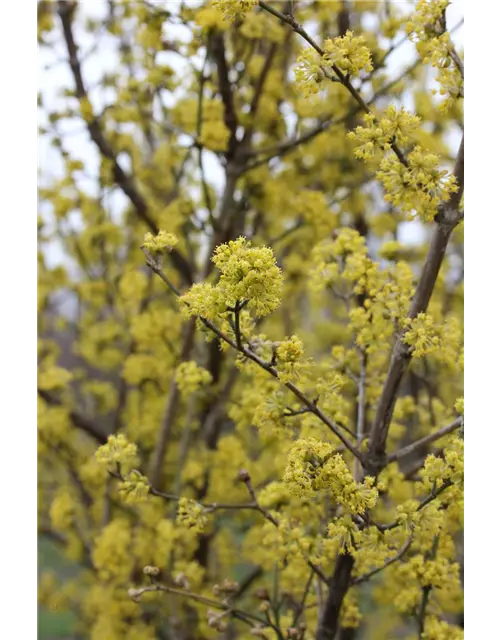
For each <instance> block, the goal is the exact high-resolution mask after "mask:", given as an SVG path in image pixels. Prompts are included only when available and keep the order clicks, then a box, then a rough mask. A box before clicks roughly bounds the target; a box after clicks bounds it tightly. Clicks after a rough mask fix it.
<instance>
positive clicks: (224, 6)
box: [213, 0, 258, 21]
mask: <svg viewBox="0 0 500 640" xmlns="http://www.w3.org/2000/svg"><path fill="white" fill-rule="evenodd" d="M257 4H258V2H257V0H213V6H214V7H215V8H216V9H217V10H218V11H220V12H221V13H222V14H223V16H224V19H225V20H231V21H232V20H235V19H236V18H241V17H243V16H245V15H246V14H247V13H248V12H249V11H252V9H253V8H254V7H255V6H257Z"/></svg>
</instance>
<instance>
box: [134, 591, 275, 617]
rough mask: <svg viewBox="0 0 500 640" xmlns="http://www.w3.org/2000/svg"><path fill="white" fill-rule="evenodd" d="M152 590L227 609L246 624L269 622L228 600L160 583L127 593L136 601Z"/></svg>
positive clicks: (223, 609)
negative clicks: (235, 607)
mask: <svg viewBox="0 0 500 640" xmlns="http://www.w3.org/2000/svg"><path fill="white" fill-rule="evenodd" d="M152 591H164V592H165V593H171V594H173V595H178V596H183V597H184V598H188V599H190V600H194V601H196V602H199V603H201V604H204V605H206V606H208V607H214V609H219V610H221V611H227V613H228V615H231V616H234V617H235V618H238V620H241V621H242V622H246V623H247V624H250V626H254V625H253V623H252V622H250V621H251V620H254V621H256V622H258V623H260V624H262V625H264V626H266V627H267V626H270V625H269V622H268V621H267V620H265V619H264V618H260V617H259V616H255V615H253V614H252V613H246V612H245V611H241V610H240V609H234V608H233V607H232V606H231V604H230V603H228V602H219V601H218V600H213V599H212V598H207V597H206V596H202V595H199V594H197V593H192V592H191V591H187V590H182V589H176V588H174V587H168V586H166V585H164V584H161V583H156V584H151V585H147V586H145V587H139V588H132V589H129V592H128V593H129V596H130V598H131V599H132V600H134V601H135V602H137V601H138V600H139V598H140V597H141V596H142V595H143V594H144V593H148V592H152ZM271 626H272V625H271Z"/></svg>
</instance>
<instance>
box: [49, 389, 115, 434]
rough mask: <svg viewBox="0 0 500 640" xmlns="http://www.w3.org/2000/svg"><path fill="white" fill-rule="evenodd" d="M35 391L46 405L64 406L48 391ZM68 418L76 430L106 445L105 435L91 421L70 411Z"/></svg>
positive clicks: (76, 412)
mask: <svg viewBox="0 0 500 640" xmlns="http://www.w3.org/2000/svg"><path fill="white" fill-rule="evenodd" d="M37 391H38V395H39V396H40V398H42V400H45V402H46V403H47V404H50V405H52V406H55V407H60V406H63V405H64V403H63V402H62V400H59V398H56V397H55V396H53V395H52V394H51V393H49V392H48V391H45V390H44V389H38V390H37ZM69 418H70V420H71V422H72V423H73V425H74V426H75V427H76V428H77V429H80V430H81V431H84V432H85V433H87V434H88V435H89V436H92V438H94V439H95V440H97V442H99V444H106V442H107V439H108V436H107V434H106V433H104V431H102V430H101V428H100V427H99V425H98V424H97V423H95V422H94V421H93V420H90V419H89V418H87V417H85V416H83V415H82V414H80V413H78V411H70V412H69Z"/></svg>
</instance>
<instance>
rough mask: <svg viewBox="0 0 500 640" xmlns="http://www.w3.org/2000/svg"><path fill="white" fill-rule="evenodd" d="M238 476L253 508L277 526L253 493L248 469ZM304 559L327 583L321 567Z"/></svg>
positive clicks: (273, 518) (276, 522)
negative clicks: (250, 499)
mask: <svg viewBox="0 0 500 640" xmlns="http://www.w3.org/2000/svg"><path fill="white" fill-rule="evenodd" d="M239 478H240V480H241V481H242V482H243V483H244V484H245V486H246V488H247V490H248V493H249V494H250V497H251V498H252V505H253V508H254V509H256V510H257V511H259V512H260V513H261V514H262V515H263V516H264V518H265V519H266V520H268V521H269V522H270V523H271V524H273V525H274V526H275V527H279V522H278V521H277V520H276V518H275V517H274V516H273V515H272V514H271V513H270V512H269V511H267V509H264V507H262V506H261V505H260V504H259V501H258V500H257V494H256V493H255V489H254V488H253V485H252V479H251V478H250V474H249V473H248V471H246V470H245V469H242V470H241V471H240V473H239ZM304 559H305V561H306V562H307V566H308V567H309V568H310V569H311V571H314V573H315V574H316V575H317V576H318V578H319V579H320V580H321V581H322V582H324V583H325V584H328V579H327V577H326V576H325V574H324V573H323V571H322V569H320V567H318V566H317V565H315V564H314V563H313V562H311V560H309V558H307V557H306V556H304Z"/></svg>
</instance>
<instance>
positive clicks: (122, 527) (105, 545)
mask: <svg viewBox="0 0 500 640" xmlns="http://www.w3.org/2000/svg"><path fill="white" fill-rule="evenodd" d="M131 543H132V536H131V530H130V525H129V523H128V521H127V520H126V519H125V518H115V519H114V520H112V521H111V522H110V523H109V524H108V525H106V526H105V527H104V528H103V529H102V531H101V533H100V534H99V536H98V537H97V538H96V540H95V544H94V549H93V552H92V560H93V564H94V567H95V568H96V569H97V571H98V573H99V577H100V578H101V579H102V580H109V579H110V578H117V579H121V580H122V581H123V582H125V581H126V580H128V578H129V572H130V570H131V564H132V556H131V553H130V552H131Z"/></svg>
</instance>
